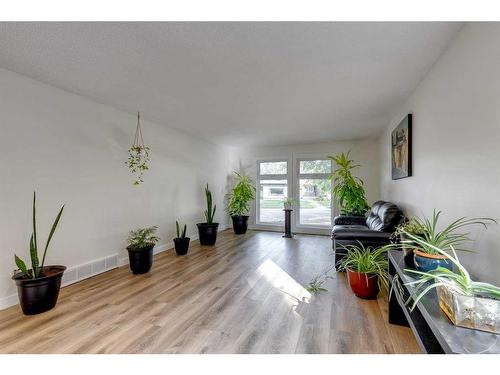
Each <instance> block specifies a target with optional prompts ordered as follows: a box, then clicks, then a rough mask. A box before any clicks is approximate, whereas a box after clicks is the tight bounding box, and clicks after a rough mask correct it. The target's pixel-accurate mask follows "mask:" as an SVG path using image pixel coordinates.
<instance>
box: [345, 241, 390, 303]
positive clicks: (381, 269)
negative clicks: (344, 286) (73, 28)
mask: <svg viewBox="0 0 500 375" xmlns="http://www.w3.org/2000/svg"><path fill="white" fill-rule="evenodd" d="M391 246H393V245H386V246H381V247H379V248H376V249H373V248H371V247H365V246H364V245H363V244H362V243H361V242H360V243H359V245H345V246H344V248H345V249H346V250H347V254H346V256H345V257H344V258H342V260H341V261H340V264H339V268H338V269H339V270H342V271H346V273H347V279H348V281H349V285H350V287H351V289H352V291H353V292H354V294H355V295H356V296H357V297H359V298H363V299H374V298H377V295H378V293H379V291H380V290H383V291H387V289H388V286H389V281H388V262H387V250H388V249H389V248H390V247H391Z"/></svg>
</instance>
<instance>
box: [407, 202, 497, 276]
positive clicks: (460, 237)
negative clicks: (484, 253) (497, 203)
mask: <svg viewBox="0 0 500 375" xmlns="http://www.w3.org/2000/svg"><path fill="white" fill-rule="evenodd" d="M440 215H441V211H437V212H436V210H434V212H433V214H432V218H431V219H428V218H423V219H418V221H419V222H420V224H421V225H422V227H423V234H422V235H420V236H418V238H422V239H423V240H424V241H423V242H419V246H418V247H416V248H414V249H413V253H414V263H415V268H416V269H417V270H419V271H430V270H433V269H436V268H437V267H444V268H448V269H451V268H452V265H453V263H452V262H450V260H449V259H448V258H447V257H445V256H443V255H442V254H441V253H439V252H437V251H436V250H435V248H436V247H437V248H439V249H442V250H444V251H450V250H451V247H454V248H455V250H461V251H470V250H468V249H465V248H461V246H462V245H463V243H464V242H467V241H470V238H469V236H468V235H467V234H466V233H459V232H458V230H459V229H461V228H464V227H467V226H470V225H482V226H484V227H485V228H487V224H488V223H496V221H495V220H494V219H490V218H471V219H467V218H466V217H461V218H459V219H457V220H455V221H453V222H452V223H451V224H449V225H448V226H446V227H445V228H444V229H442V230H438V229H437V226H438V222H439V216H440ZM402 233H403V234H404V235H405V236H407V237H410V239H405V240H403V241H401V242H402V244H403V247H405V246H408V247H411V246H413V247H414V246H415V240H414V238H415V237H416V236H415V235H413V234H411V233H409V232H406V231H405V230H403V231H402ZM410 235H411V236H410ZM429 244H430V245H431V246H429Z"/></svg>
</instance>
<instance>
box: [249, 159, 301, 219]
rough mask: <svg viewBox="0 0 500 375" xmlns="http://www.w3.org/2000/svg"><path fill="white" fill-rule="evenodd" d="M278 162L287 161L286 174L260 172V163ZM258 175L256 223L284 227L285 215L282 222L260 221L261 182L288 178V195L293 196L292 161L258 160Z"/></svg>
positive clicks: (256, 180)
mask: <svg viewBox="0 0 500 375" xmlns="http://www.w3.org/2000/svg"><path fill="white" fill-rule="evenodd" d="M276 162H285V163H286V174H262V175H261V174H260V164H261V163H276ZM256 176H257V177H256V178H255V182H256V189H257V194H256V199H255V202H256V204H255V224H256V225H262V226H269V227H284V226H285V217H284V216H283V221H282V222H273V223H270V222H265V221H264V222H263V221H260V184H261V181H262V180H286V186H287V190H288V194H287V196H288V197H291V196H293V192H292V191H291V181H290V161H289V160H288V158H279V157H277V158H262V159H258V160H257V175H256Z"/></svg>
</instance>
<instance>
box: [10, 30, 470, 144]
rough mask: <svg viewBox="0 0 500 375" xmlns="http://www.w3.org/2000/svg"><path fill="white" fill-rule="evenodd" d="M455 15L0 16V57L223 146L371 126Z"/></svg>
mask: <svg viewBox="0 0 500 375" xmlns="http://www.w3.org/2000/svg"><path fill="white" fill-rule="evenodd" d="M461 26H462V24H460V23H446V22H444V23H339V22H335V23H333V22H332V23H306V22H293V23H268V22H265V23H258V22H251V23H194V22H193V23H191V22H188V23H127V22H120V23H0V67H2V68H5V69H9V70H12V71H15V72H18V73H21V74H24V75H26V76H29V77H32V78H34V79H37V80H40V81H42V82H45V83H48V84H51V85H53V86H56V87H59V88H62V89H65V90H68V91H71V92H73V93H77V94H80V95H83V96H86V97H88V98H91V99H94V100H96V101H99V102H102V103H105V104H109V105H111V106H113V107H116V108H118V109H121V110H124V111H127V112H130V113H134V112H135V111H137V110H139V109H140V110H141V111H142V116H143V117H144V118H146V119H148V120H151V121H155V122H158V123H160V124H164V125H165V126H169V127H174V128H178V129H182V130H184V131H186V132H188V133H191V134H194V135H197V136H200V137H203V138H205V139H208V140H210V141H212V142H215V143H219V144H229V145H239V146H241V145H277V144H296V143H312V142H323V141H331V140H346V139H357V138H367V137H372V136H375V135H377V134H378V133H379V132H380V131H381V130H382V129H383V127H385V126H386V125H387V124H388V122H389V121H390V117H391V115H392V114H393V111H394V110H395V108H396V107H397V106H398V105H400V104H401V103H402V102H404V101H405V100H406V99H407V98H408V96H409V95H410V94H411V92H412V91H413V90H414V89H415V87H416V86H417V84H418V82H420V80H421V79H422V78H423V77H424V76H425V74H426V72H427V71H428V70H429V69H430V67H431V66H432V64H433V63H434V62H435V61H436V60H437V58H438V57H439V55H440V54H441V52H442V51H443V49H444V48H445V47H446V46H447V45H448V43H449V42H450V41H451V39H452V38H453V37H454V35H455V34H456V33H457V32H458V30H459V29H460V28H461Z"/></svg>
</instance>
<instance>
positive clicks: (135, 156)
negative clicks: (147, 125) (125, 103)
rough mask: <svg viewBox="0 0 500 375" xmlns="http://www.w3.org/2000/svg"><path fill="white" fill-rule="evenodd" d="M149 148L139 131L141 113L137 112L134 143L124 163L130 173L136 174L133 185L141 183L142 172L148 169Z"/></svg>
mask: <svg viewBox="0 0 500 375" xmlns="http://www.w3.org/2000/svg"><path fill="white" fill-rule="evenodd" d="M148 163H149V147H146V145H144V139H143V138H142V129H141V113H140V112H137V127H136V129H135V137H134V143H133V144H132V147H131V148H130V149H129V157H128V161H127V162H126V163H125V164H127V166H128V167H129V169H130V171H131V172H132V173H134V174H136V180H135V182H134V185H139V184H141V183H142V182H143V179H142V176H143V174H144V171H147V170H148V169H149V166H148Z"/></svg>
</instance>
